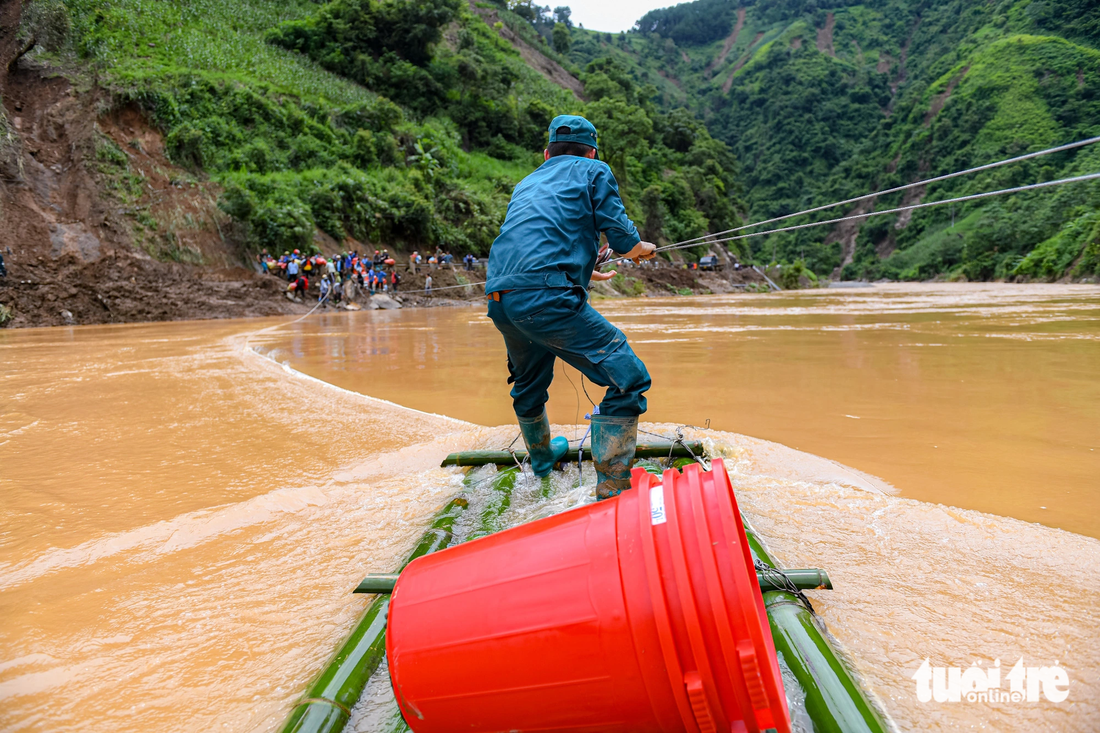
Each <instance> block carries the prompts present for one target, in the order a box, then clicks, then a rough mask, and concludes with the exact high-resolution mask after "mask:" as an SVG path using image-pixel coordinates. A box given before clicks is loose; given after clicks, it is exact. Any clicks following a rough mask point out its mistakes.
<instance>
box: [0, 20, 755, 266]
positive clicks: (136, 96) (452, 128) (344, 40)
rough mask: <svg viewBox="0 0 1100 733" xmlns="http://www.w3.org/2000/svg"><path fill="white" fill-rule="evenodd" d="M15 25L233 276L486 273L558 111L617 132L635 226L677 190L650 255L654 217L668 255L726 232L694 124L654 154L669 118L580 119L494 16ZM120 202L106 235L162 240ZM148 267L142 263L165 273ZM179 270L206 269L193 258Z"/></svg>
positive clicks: (554, 72) (570, 98) (125, 168)
mask: <svg viewBox="0 0 1100 733" xmlns="http://www.w3.org/2000/svg"><path fill="white" fill-rule="evenodd" d="M27 7H28V8H30V9H32V10H34V12H33V13H30V12H29V13H27V14H25V15H26V17H25V18H24V22H23V24H22V25H21V26H20V27H19V28H18V29H8V30H9V31H12V32H11V33H10V34H9V35H6V36H5V37H4V38H5V42H7V41H8V40H10V39H22V40H23V41H24V42H29V41H30V39H34V38H36V37H45V36H47V35H50V36H51V37H56V39H57V41H56V42H55V43H51V44H49V45H47V44H43V43H37V44H32V50H31V52H30V53H29V54H28V55H27V56H26V57H25V58H24V59H23V60H22V61H20V62H19V63H33V64H36V65H37V66H38V67H39V68H42V69H46V70H48V71H47V73H60V74H63V75H65V76H66V77H68V78H70V79H71V80H73V81H74V83H76V84H77V85H82V86H83V87H85V88H88V89H90V90H91V93H92V94H93V96H94V97H95V99H96V102H95V104H96V105H97V109H96V111H95V112H94V113H93V114H92V116H91V117H92V119H89V122H90V123H92V126H93V127H95V126H96V125H99V126H100V127H102V126H103V125H105V124H106V122H105V121H106V120H107V119H108V118H110V117H112V116H117V115H119V114H128V115H132V116H136V117H138V118H140V119H142V120H143V122H144V123H145V124H147V125H150V126H152V127H153V128H154V129H155V130H156V131H157V132H158V133H159V134H160V135H161V136H162V138H163V153H164V155H165V156H166V157H167V161H168V162H169V163H170V164H172V165H174V166H178V167H180V168H182V169H183V170H182V171H181V172H182V173H183V174H185V175H186V176H189V177H190V178H191V179H193V181H194V182H195V183H196V184H202V185H203V186H204V187H205V190H208V191H210V196H211V197H212V198H211V200H212V201H213V200H216V201H217V211H220V212H221V213H220V214H219V215H220V216H223V217H227V220H226V221H225V222H223V223H218V222H217V221H215V220H214V219H211V221H212V222H213V223H214V224H217V225H218V227H219V229H218V236H219V237H220V238H224V239H225V240H226V241H227V242H229V244H230V246H232V247H236V248H237V251H238V253H239V257H240V258H242V259H243V258H245V257H247V256H248V253H254V252H258V251H259V250H260V249H263V248H266V249H268V250H271V251H277V252H281V251H284V250H289V249H292V248H299V249H311V248H314V247H319V246H320V247H324V248H326V249H329V248H331V249H340V248H347V249H351V248H358V249H362V248H364V247H366V246H387V247H389V248H390V249H391V250H392V249H397V250H412V249H417V248H419V249H421V250H425V249H434V248H435V247H443V248H445V249H449V250H451V251H453V252H455V253H457V254H459V255H460V256H461V254H463V253H465V252H474V253H476V254H485V253H486V252H487V251H488V248H489V245H490V244H491V242H492V240H493V238H494V237H495V235H496V233H497V231H498V228H499V225H500V222H501V221H502V219H503V216H504V212H505V208H506V205H507V201H508V197H509V195H510V193H511V190H512V187H513V186H514V185H515V183H516V182H518V181H519V180H520V178H522V177H523V176H524V175H526V174H527V173H529V172H530V171H531V170H533V169H534V168H535V167H536V166H537V165H538V163H539V162H540V161H541V150H542V148H543V146H544V144H545V139H546V128H547V125H548V124H549V122H550V120H551V119H552V117H553V116H554V115H555V114H559V113H563V112H583V113H586V114H589V115H590V116H591V117H593V119H595V120H596V121H597V123H598V124H600V125H601V127H602V128H603V129H605V130H607V131H609V132H611V131H615V130H618V131H619V133H621V134H618V135H608V138H607V139H608V140H617V141H620V142H619V143H618V144H617V145H616V144H615V143H611V144H609V146H608V148H607V153H608V156H609V160H610V162H611V163H612V165H614V166H615V167H616V170H617V172H618V173H619V175H620V178H621V180H622V182H623V190H624V194H625V198H626V201H627V204H628V207H629V208H630V210H631V211H632V213H634V214H635V216H636V217H637V218H638V219H639V221H642V222H644V221H645V220H646V210H644V209H643V208H642V206H641V201H642V199H643V193H644V191H645V188H646V185H647V183H648V181H649V180H650V179H651V178H652V176H651V175H649V173H648V171H649V170H657V171H668V172H669V173H670V174H672V175H674V176H676V181H675V186H676V187H677V191H678V194H677V195H678V196H679V198H678V200H677V201H676V203H675V206H673V207H672V208H670V209H668V211H667V212H665V211H664V210H660V211H658V210H653V211H650V212H649V213H650V214H653V215H654V216H650V217H649V221H650V223H651V224H652V226H651V227H650V228H651V229H652V230H653V236H661V235H662V234H663V231H664V229H663V228H662V227H663V226H664V218H663V214H664V213H667V218H668V222H669V226H670V227H671V230H670V231H672V232H674V236H681V235H683V234H688V235H695V234H701V233H702V232H703V231H705V230H706V229H707V228H712V227H717V228H721V227H725V226H730V225H731V224H732V223H736V221H738V219H737V214H736V199H735V189H736V187H735V186H734V184H733V180H732V174H731V173H730V172H728V171H729V170H730V166H729V165H727V163H729V162H730V161H731V160H732V158H731V156H730V155H729V152H728V150H727V149H726V147H725V146H724V145H722V144H720V143H717V142H716V141H714V140H712V139H711V138H710V136H709V135H707V134H706V131H705V130H704V129H702V128H701V126H699V125H698V124H697V123H695V122H693V121H690V122H689V127H690V128H691V129H692V130H698V131H699V134H695V133H694V132H693V133H692V134H691V135H689V136H688V138H683V136H681V138H682V139H681V138H678V139H677V140H676V141H675V142H674V143H673V144H670V145H666V144H665V138H666V137H667V135H666V131H667V130H668V129H669V127H670V125H673V124H674V123H673V122H670V121H669V120H670V119H672V120H677V119H679V118H678V117H676V116H675V115H673V116H672V117H669V116H668V115H665V114H663V113H661V112H660V111H659V110H657V109H656V108H655V107H654V106H653V105H651V104H649V105H646V106H645V107H644V108H641V107H639V108H636V109H635V108H630V109H629V110H625V111H624V108H622V107H621V106H618V105H616V104H614V103H612V102H610V101H604V102H595V103H592V104H589V103H587V102H586V101H585V100H584V99H583V96H584V95H583V87H582V85H581V84H580V82H579V80H578V79H577V78H576V76H575V72H576V71H577V70H576V69H575V68H569V67H568V62H567V61H566V60H565V59H564V58H563V57H561V56H560V55H559V54H557V53H556V52H554V51H553V50H552V49H551V48H550V47H549V45H548V44H547V43H546V42H545V40H544V39H543V38H542V37H541V36H539V35H538V34H537V33H533V32H532V31H531V29H530V27H529V26H527V25H526V22H525V21H523V19H522V18H520V17H519V16H516V15H514V14H513V13H511V12H509V11H508V10H507V9H506V8H505V7H503V6H501V7H495V6H483V5H475V4H474V3H470V4H469V5H467V4H466V3H465V2H464V1H463V0H334V1H333V2H330V3H327V4H324V3H317V2H311V1H310V0H278V1H276V0H228V1H227V0H221V1H218V2H215V1H214V0H181V1H179V2H175V1H170V0H64V2H62V0H29V2H28V5H27ZM7 45H12V44H11V43H8V44H7ZM16 52H17V51H16ZM13 53H14V52H13ZM9 55H10V54H9ZM561 62H565V63H566V65H565V66H563V65H562V63H561ZM95 118H98V121H97V119H95ZM675 124H679V123H675ZM97 129H98V128H97ZM14 134H15V136H16V137H18V135H17V132H16V133H14ZM96 134H97V135H98V134H99V133H96ZM102 137H103V136H102V135H100V138H102ZM108 137H109V136H108ZM97 139H99V138H97ZM101 142H102V146H101V147H103V148H104V150H105V151H106V152H104V153H103V155H104V156H105V160H106V162H105V163H104V165H106V164H108V163H110V161H111V160H114V161H115V162H114V165H115V166H116V167H117V168H118V170H117V171H114V173H113V174H112V175H115V177H116V178H118V179H119V180H122V181H131V182H132V181H133V179H134V178H135V177H138V178H140V173H139V171H138V170H137V169H136V168H135V166H134V164H133V160H132V158H133V156H132V155H130V153H129V151H128V149H127V146H126V145H125V144H123V145H122V146H121V147H119V145H118V144H117V143H115V142H111V141H109V140H106V139H105V138H104V139H103V140H101ZM112 146H113V147H112ZM115 148H118V150H115ZM627 148H629V149H630V151H631V154H628V153H627ZM643 148H644V150H645V153H646V155H647V156H648V157H647V159H646V160H647V162H646V172H644V173H638V172H636V170H635V169H636V168H637V166H638V161H639V159H640V158H639V156H637V155H634V154H633V152H634V151H636V150H641V149H643ZM104 185H106V184H104ZM123 189H124V190H121V191H119V192H115V193H110V192H107V193H108V194H109V195H108V196H107V198H111V197H112V196H113V198H114V199H115V201H116V203H117V205H118V206H117V208H118V209H121V210H125V211H126V212H127V213H125V214H124V215H123V219H122V224H121V226H123V227H124V228H128V229H130V230H132V232H131V234H132V237H131V238H132V239H133V240H134V241H135V242H138V243H140V242H149V241H154V240H158V238H159V237H160V236H161V234H162V233H163V232H164V229H165V222H158V221H156V217H155V211H151V210H146V209H144V208H142V207H140V206H137V207H135V206H133V205H132V204H133V203H134V202H132V201H128V197H129V198H133V196H134V195H136V194H134V193H133V192H131V193H127V191H126V190H125V187H123ZM655 216H656V218H654V217H655ZM146 249H147V250H148V254H149V255H151V256H153V257H154V258H162V257H166V256H169V254H170V253H166V252H165V251H163V250H164V248H163V247H159V246H158V247H147V248H146ZM187 256H188V257H191V258H192V260H194V261H195V262H199V263H201V262H203V261H205V260H204V257H205V255H203V254H202V253H201V252H197V251H196V253H195V254H194V256H193V257H192V256H191V255H187Z"/></svg>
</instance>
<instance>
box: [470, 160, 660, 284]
mask: <svg viewBox="0 0 1100 733" xmlns="http://www.w3.org/2000/svg"><path fill="white" fill-rule="evenodd" d="M600 232H603V233H604V234H606V235H607V242H608V244H609V245H610V246H611V249H613V250H614V251H615V252H617V253H618V254H626V253H627V252H629V251H630V250H631V249H633V248H634V245H636V244H637V243H638V242H639V241H640V239H641V238H640V237H639V236H638V229H637V228H636V227H635V226H634V222H632V221H631V220H630V219H629V218H627V216H626V209H624V208H623V200H622V199H621V198H620V197H619V186H618V184H617V183H616V182H615V176H614V175H612V173H611V169H610V168H609V167H608V166H607V163H604V162H602V161H599V160H592V159H590V158H580V157H577V156H575V155H559V156H557V157H554V158H551V159H550V160H548V161H546V162H545V163H543V164H542V165H541V166H539V167H538V169H537V170H535V172H534V173H532V174H531V175H529V176H527V177H526V178H524V179H523V180H522V181H520V182H519V185H517V186H516V188H515V190H514V191H513V192H512V200H511V201H510V202H509V203H508V214H507V215H506V216H505V217H504V224H502V225H501V227H500V236H498V237H497V238H496V241H494V242H493V247H492V249H491V250H490V251H489V269H488V279H487V281H486V283H485V292H486V293H493V292H496V291H498V290H534V289H541V288H570V287H574V286H580V287H582V288H587V287H588V282H589V280H591V279H592V270H593V268H594V267H595V266H596V257H597V255H598V253H599V249H600Z"/></svg>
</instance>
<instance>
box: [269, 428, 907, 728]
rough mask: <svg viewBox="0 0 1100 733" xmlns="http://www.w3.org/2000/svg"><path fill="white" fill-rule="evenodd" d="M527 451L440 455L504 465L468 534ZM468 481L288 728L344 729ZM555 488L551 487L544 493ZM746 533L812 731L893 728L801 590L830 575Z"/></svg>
mask: <svg viewBox="0 0 1100 733" xmlns="http://www.w3.org/2000/svg"><path fill="white" fill-rule="evenodd" d="M703 455H704V449H703V446H702V444H701V443H698V442H686V441H677V442H674V443H649V444H639V445H638V451H637V457H638V458H639V459H640V460H639V464H638V465H640V466H641V467H643V468H645V469H646V470H647V471H650V472H651V473H655V474H657V475H660V473H661V467H660V466H658V464H657V463H656V462H654V461H653V460H652V459H658V458H660V459H667V460H668V461H669V462H670V463H671V465H672V466H673V467H677V468H679V467H682V466H683V465H684V464H685V463H691V462H693V461H695V460H697V458H698V457H701V456H703ZM525 457H526V454H525V453H524V452H522V451H516V452H514V453H513V452H509V451H471V452H465V453H454V454H451V455H449V456H448V457H447V458H446V459H445V460H444V461H443V463H442V465H443V466H484V465H489V464H494V465H497V466H498V467H500V468H501V470H500V471H499V472H498V473H497V474H496V476H494V477H493V478H492V481H491V491H493V492H495V494H496V495H497V498H498V500H497V501H494V502H491V503H490V504H489V506H487V507H486V508H485V509H484V510H483V511H482V514H481V516H480V517H479V518H478V521H477V529H476V530H475V531H474V532H473V533H471V534H470V536H469V537H467V541H469V540H472V539H477V538H478V537H483V536H485V535H488V534H492V533H493V532H496V531H499V530H500V529H503V527H502V526H501V525H500V516H501V515H502V514H503V513H504V512H505V511H506V510H507V509H508V507H509V506H510V505H511V495H512V491H513V490H514V489H515V486H516V479H517V478H518V477H519V475H520V471H521V468H520V466H519V465H518V463H522V462H523V460H524V458H525ZM563 460H564V461H576V460H578V451H577V450H576V449H573V450H571V451H570V453H569V454H567V456H566V457H565V459H563ZM464 484H465V489H464V490H463V491H462V492H461V493H460V494H459V495H458V496H456V497H454V498H453V499H451V500H450V501H449V502H447V504H445V505H444V506H443V508H442V509H441V510H440V511H439V512H438V513H437V514H436V515H435V517H434V519H433V520H432V522H431V524H430V525H429V527H428V529H427V531H426V532H425V533H424V535H423V536H422V537H421V539H420V541H419V542H418V543H417V545H416V547H415V548H414V549H413V551H412V552H411V553H410V554H409V556H408V558H407V559H406V560H405V562H404V563H402V564H401V567H400V568H398V573H397V574H385V575H369V576H367V577H366V578H364V579H363V581H362V582H361V583H360V584H359V585H358V586H357V587H356V588H355V590H354V591H353V592H356V593H375V594H377V595H376V596H375V598H374V600H373V601H372V602H371V604H370V605H369V606H368V607H367V610H366V613H364V614H363V617H362V619H361V620H360V621H359V623H358V624H357V625H356V627H355V629H354V630H353V631H352V633H351V635H350V636H349V637H348V638H347V640H346V641H345V642H344V644H343V645H342V646H341V647H340V648H339V650H337V652H336V655H335V656H334V657H333V658H332V660H331V661H330V662H329V663H328V665H327V666H326V667H325V669H324V671H322V672H321V674H320V675H319V676H318V677H317V679H316V680H315V681H314V682H313V684H312V685H310V687H309V689H308V690H306V693H305V695H303V697H302V700H301V701H300V702H299V703H298V704H297V705H296V706H295V707H294V709H293V711H292V712H291V714H290V717H289V718H288V720H287V722H286V725H285V726H284V727H283V733H340V731H342V730H343V729H344V727H345V726H346V725H347V723H348V721H349V720H350V718H351V710H352V708H353V707H354V706H355V705H356V703H357V702H358V701H359V698H360V696H361V695H362V693H363V690H364V689H365V688H366V686H367V683H368V681H369V680H370V678H371V676H373V675H374V673H375V672H376V671H377V670H378V668H379V666H380V665H381V663H382V660H383V657H384V655H385V649H386V618H387V613H388V610H389V602H390V599H389V595H388V593H389V592H390V591H392V589H393V586H394V583H395V582H396V580H397V577H398V574H399V573H400V571H401V570H402V569H404V567H405V566H406V565H408V564H409V563H410V562H412V561H413V560H415V559H416V558H418V557H421V556H422V555H426V554H428V553H431V552H435V551H437V550H442V549H444V548H446V547H448V546H449V545H450V544H451V542H452V540H453V539H454V525H455V521H456V520H457V519H458V518H459V517H460V516H461V515H462V514H463V513H464V512H465V511H466V510H467V509H468V507H469V501H468V499H467V498H466V495H467V494H468V493H469V492H470V491H472V489H473V485H474V482H473V480H472V479H471V478H470V476H469V475H467V477H466V479H465V480H464ZM549 491H550V488H549V485H548V484H546V485H545V488H544V489H543V492H544V494H543V495H544V497H546V496H548V495H549ZM745 534H746V538H747V540H748V543H749V548H750V550H751V552H752V556H753V560H754V561H755V564H756V568H757V582H758V583H759V584H760V590H761V592H762V593H763V598H764V606H765V609H766V611H767V616H768V621H769V625H770V627H771V632H772V639H773V642H774V644H775V649H776V651H777V652H778V654H779V655H780V657H781V659H782V660H783V662H784V664H785V665H786V667H787V668H788V669H789V670H790V672H791V673H792V674H793V676H794V677H795V679H796V680H797V681H798V684H799V686H800V687H801V688H802V691H803V692H804V694H805V706H806V713H807V715H808V716H809V718H810V721H811V722H812V725H813V730H814V731H815V733H886V732H887V731H889V730H890V727H889V726H888V725H887V724H886V722H885V720H884V717H883V715H882V714H881V713H880V712H879V711H878V709H877V708H876V707H875V706H874V705H873V704H872V703H871V701H870V698H869V696H868V695H867V693H866V692H865V691H864V690H863V688H862V687H861V686H860V684H859V681H858V677H857V676H856V675H855V673H854V672H853V671H852V670H851V669H850V668H849V667H848V666H847V664H845V662H844V661H843V658H842V657H841V655H840V654H838V652H837V650H836V649H835V648H834V646H833V644H832V643H831V642H830V641H829V637H828V636H827V634H826V632H825V627H824V624H823V622H822V621H821V620H820V619H819V618H818V617H817V616H816V615H814V614H813V612H812V611H811V609H810V607H809V604H808V602H804V601H805V598H804V596H802V595H801V591H802V590H810V589H823V590H831V589H832V582H831V580H830V579H829V576H828V574H827V573H826V572H825V571H824V570H820V569H793V570H784V569H781V568H780V567H779V565H778V563H776V561H775V560H774V558H772V556H771V555H770V554H769V553H768V551H767V549H766V548H765V545H764V543H763V542H762V541H761V540H760V538H759V537H758V536H757V535H756V533H755V531H754V530H753V529H752V528H751V526H750V525H749V523H748V522H745ZM776 571H780V572H776ZM408 730H409V728H408V726H407V725H405V723H404V721H403V720H398V721H397V722H396V726H395V727H394V728H393V731H395V732H396V731H408Z"/></svg>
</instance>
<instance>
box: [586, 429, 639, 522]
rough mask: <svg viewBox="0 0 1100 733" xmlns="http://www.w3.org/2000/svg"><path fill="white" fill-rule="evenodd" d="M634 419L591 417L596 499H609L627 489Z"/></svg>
mask: <svg viewBox="0 0 1100 733" xmlns="http://www.w3.org/2000/svg"><path fill="white" fill-rule="evenodd" d="M637 444H638V418H637V417H611V416H609V415H593V416H592V461H593V463H595V464H596V500H597V501H601V500H603V499H610V498H611V497H613V496H618V495H619V494H621V493H622V492H623V491H625V490H626V489H629V488H630V469H631V468H633V467H634V448H635V447H636V446H637Z"/></svg>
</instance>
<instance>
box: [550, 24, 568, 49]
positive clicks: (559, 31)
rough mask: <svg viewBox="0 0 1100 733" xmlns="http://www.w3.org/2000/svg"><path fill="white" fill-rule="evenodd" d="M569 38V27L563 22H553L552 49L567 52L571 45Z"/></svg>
mask: <svg viewBox="0 0 1100 733" xmlns="http://www.w3.org/2000/svg"><path fill="white" fill-rule="evenodd" d="M571 45H572V44H571V42H570V38H569V29H568V28H567V27H566V26H565V23H555V24H554V50H555V51H557V52H558V53H569V48H570V46H571Z"/></svg>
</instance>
